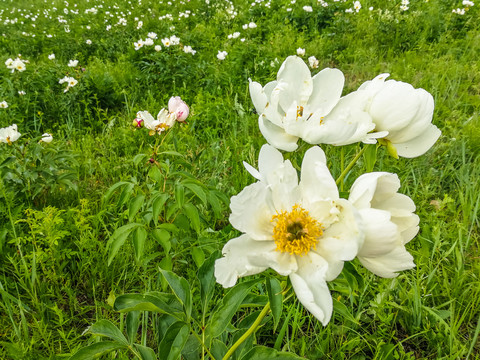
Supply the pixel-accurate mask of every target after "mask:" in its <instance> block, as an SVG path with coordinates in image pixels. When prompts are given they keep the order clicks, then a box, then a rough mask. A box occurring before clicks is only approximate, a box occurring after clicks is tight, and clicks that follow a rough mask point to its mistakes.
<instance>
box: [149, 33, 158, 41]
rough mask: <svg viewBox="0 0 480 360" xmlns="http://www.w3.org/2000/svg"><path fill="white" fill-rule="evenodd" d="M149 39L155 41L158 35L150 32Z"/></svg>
mask: <svg viewBox="0 0 480 360" xmlns="http://www.w3.org/2000/svg"><path fill="white" fill-rule="evenodd" d="M147 37H149V38H150V39H153V40H155V39H156V38H157V34H156V33H154V32H149V33H148V34H147Z"/></svg>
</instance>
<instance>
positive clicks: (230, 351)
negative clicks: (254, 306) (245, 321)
mask: <svg viewBox="0 0 480 360" xmlns="http://www.w3.org/2000/svg"><path fill="white" fill-rule="evenodd" d="M269 311H270V302H267V304H266V305H265V307H264V308H263V310H262V311H261V312H260V314H258V317H257V318H256V320H255V322H254V323H253V324H252V326H250V328H249V329H248V330H247V331H246V332H245V334H243V335H242V336H241V337H240V339H238V340H237V341H236V342H235V344H233V345H232V347H231V348H230V349H228V351H227V353H226V354H225V356H224V357H223V359H222V360H227V359H229V358H230V356H232V354H233V353H234V352H235V350H237V348H238V347H239V346H240V345H241V344H242V343H243V342H244V341H245V340H247V338H248V337H249V336H250V335H251V334H253V333H254V332H255V331H257V328H258V326H259V325H260V323H261V322H262V320H263V318H264V317H265V315H267V314H268V312H269Z"/></svg>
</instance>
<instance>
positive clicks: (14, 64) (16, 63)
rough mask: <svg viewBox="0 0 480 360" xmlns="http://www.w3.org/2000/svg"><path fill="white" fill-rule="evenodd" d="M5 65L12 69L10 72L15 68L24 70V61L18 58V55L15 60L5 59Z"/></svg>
mask: <svg viewBox="0 0 480 360" xmlns="http://www.w3.org/2000/svg"><path fill="white" fill-rule="evenodd" d="M19 56H20V55H19ZM5 65H6V66H7V69H11V70H12V73H13V72H15V70H17V71H20V72H22V71H25V70H26V66H25V63H24V62H23V61H22V60H20V58H19V57H17V58H16V59H15V60H12V59H7V61H5Z"/></svg>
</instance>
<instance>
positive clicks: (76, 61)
mask: <svg viewBox="0 0 480 360" xmlns="http://www.w3.org/2000/svg"><path fill="white" fill-rule="evenodd" d="M77 65H78V60H70V61H69V62H68V64H67V66H69V67H75V66H77Z"/></svg>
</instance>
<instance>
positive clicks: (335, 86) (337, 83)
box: [308, 68, 345, 116]
mask: <svg viewBox="0 0 480 360" xmlns="http://www.w3.org/2000/svg"><path fill="white" fill-rule="evenodd" d="M312 81H313V91H312V94H311V95H310V99H309V100H308V109H309V110H310V111H311V112H316V111H318V110H320V111H321V112H322V116H325V115H326V114H328V113H329V112H330V111H331V110H332V109H333V108H334V106H335V105H336V104H337V102H338V100H340V97H341V96H342V90H343V85H344V83H345V76H344V75H343V73H342V72H341V71H340V70H338V69H331V68H325V69H323V70H322V71H320V72H319V73H318V74H316V75H315V76H314V77H313V79H312Z"/></svg>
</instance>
